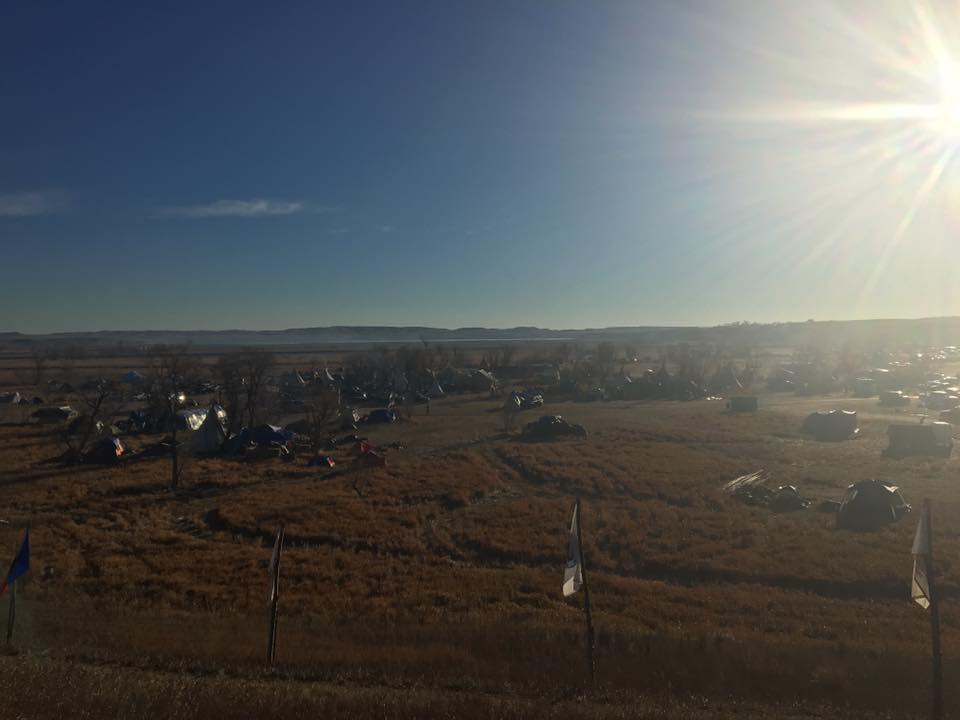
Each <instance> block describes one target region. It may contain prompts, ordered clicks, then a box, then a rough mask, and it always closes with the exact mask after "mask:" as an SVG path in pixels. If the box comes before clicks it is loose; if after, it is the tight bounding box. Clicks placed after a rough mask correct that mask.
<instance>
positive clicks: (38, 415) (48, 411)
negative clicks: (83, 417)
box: [30, 405, 77, 423]
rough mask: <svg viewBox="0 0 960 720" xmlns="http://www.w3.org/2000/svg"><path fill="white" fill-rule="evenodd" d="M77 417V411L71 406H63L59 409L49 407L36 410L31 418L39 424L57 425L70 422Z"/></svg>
mask: <svg viewBox="0 0 960 720" xmlns="http://www.w3.org/2000/svg"><path fill="white" fill-rule="evenodd" d="M76 416H77V411H76V410H74V409H73V408H72V407H70V406H69V405H61V406H59V407H54V406H49V407H42V408H39V409H38V410H35V411H34V412H33V414H32V415H31V416H30V417H32V418H33V419H34V420H36V421H37V422H38V423H56V422H64V421H66V420H70V419H71V418H75V417H76Z"/></svg>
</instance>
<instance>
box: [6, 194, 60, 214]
mask: <svg viewBox="0 0 960 720" xmlns="http://www.w3.org/2000/svg"><path fill="white" fill-rule="evenodd" d="M65 204H66V197H65V195H64V193H63V192H61V191H59V190H36V191H32V192H17V193H6V194H4V193H0V217H3V216H6V217H27V216H29V215H50V214H52V213H55V212H59V211H60V210H63V208H64V206H65Z"/></svg>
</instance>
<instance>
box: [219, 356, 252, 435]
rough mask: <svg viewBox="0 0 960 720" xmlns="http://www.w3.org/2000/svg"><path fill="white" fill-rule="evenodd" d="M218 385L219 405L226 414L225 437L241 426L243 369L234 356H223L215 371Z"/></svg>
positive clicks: (243, 392) (243, 389)
mask: <svg viewBox="0 0 960 720" xmlns="http://www.w3.org/2000/svg"><path fill="white" fill-rule="evenodd" d="M215 375H216V377H217V382H218V384H219V385H220V405H222V406H223V409H224V410H226V412H227V427H226V428H225V430H226V432H227V435H228V436H229V435H232V434H233V433H237V432H239V431H240V428H241V427H242V425H243V417H242V414H241V413H242V408H243V396H244V394H245V388H244V380H243V369H242V367H241V364H240V359H239V358H238V356H236V355H224V356H222V357H221V358H220V360H219V361H218V362H217V367H216V371H215Z"/></svg>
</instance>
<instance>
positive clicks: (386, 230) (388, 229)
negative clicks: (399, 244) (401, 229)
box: [373, 225, 396, 233]
mask: <svg viewBox="0 0 960 720" xmlns="http://www.w3.org/2000/svg"><path fill="white" fill-rule="evenodd" d="M373 229H374V230H376V231H377V232H382V233H390V232H393V231H394V230H396V228H395V227H394V226H393V225H374V226H373Z"/></svg>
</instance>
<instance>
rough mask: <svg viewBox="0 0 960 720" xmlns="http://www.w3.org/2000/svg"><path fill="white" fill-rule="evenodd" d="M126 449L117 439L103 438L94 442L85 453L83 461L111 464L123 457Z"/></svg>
mask: <svg viewBox="0 0 960 720" xmlns="http://www.w3.org/2000/svg"><path fill="white" fill-rule="evenodd" d="M125 452H126V449H125V448H124V447H123V443H121V442H120V438H118V437H105V438H102V439H101V440H98V441H97V442H95V443H94V444H93V445H92V446H91V447H90V449H89V450H88V451H87V453H86V455H85V456H84V459H85V460H86V461H87V462H95V463H113V462H116V461H117V460H119V459H120V458H121V457H123V454H124V453H125Z"/></svg>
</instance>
